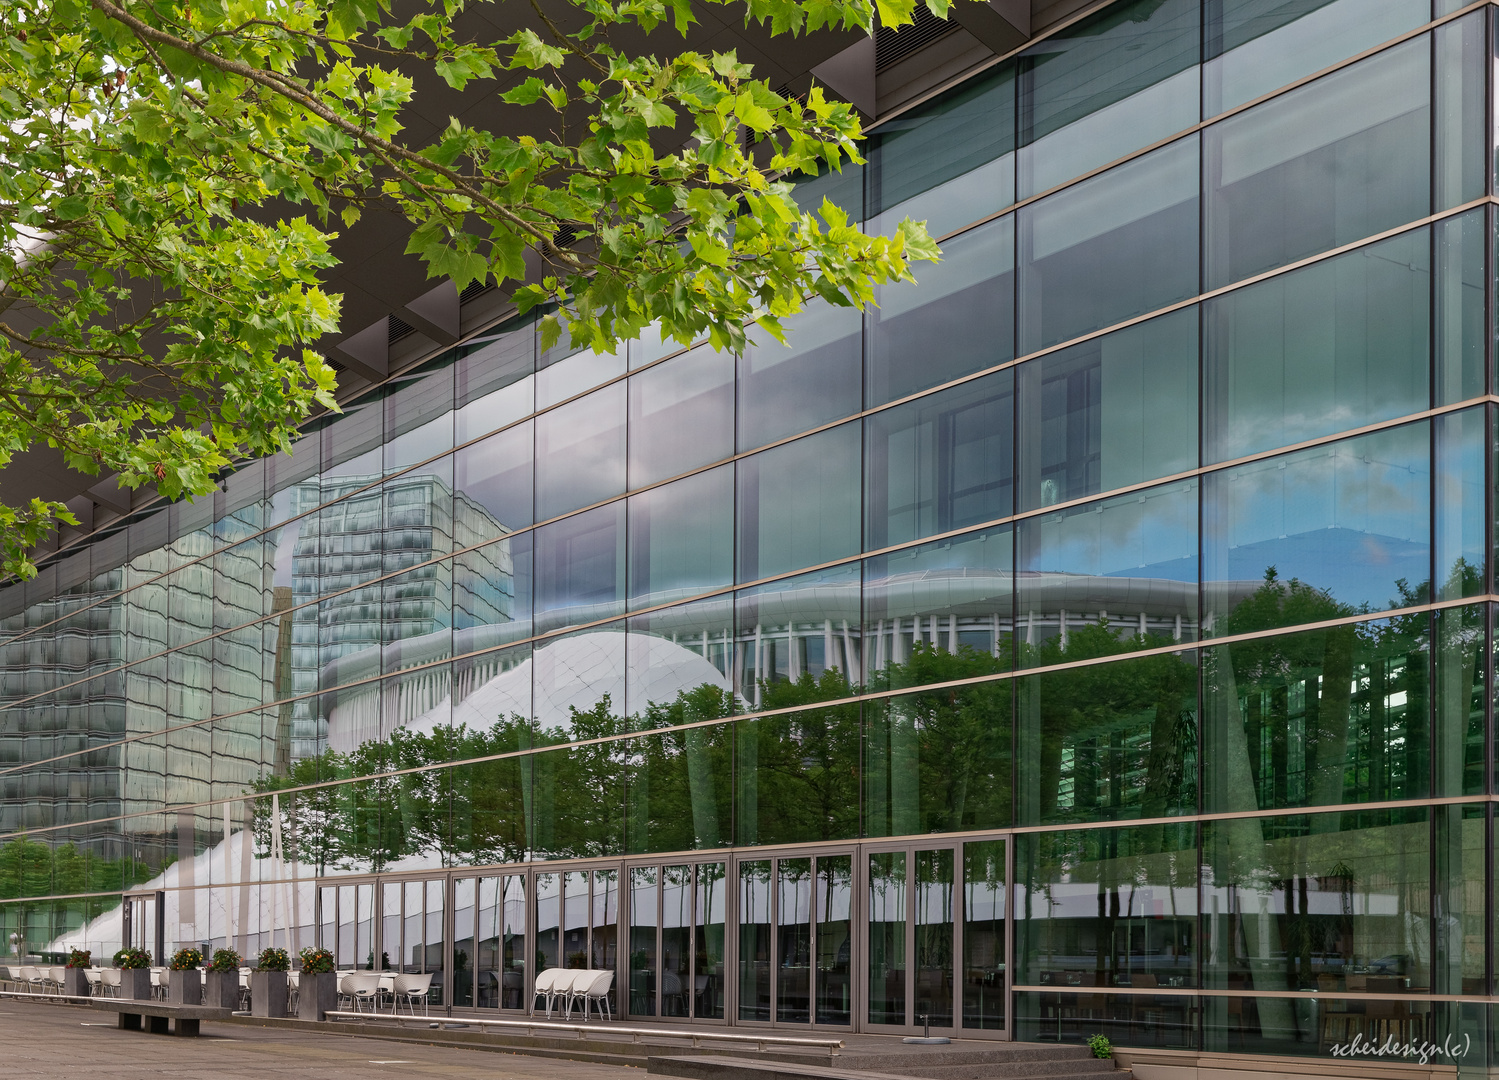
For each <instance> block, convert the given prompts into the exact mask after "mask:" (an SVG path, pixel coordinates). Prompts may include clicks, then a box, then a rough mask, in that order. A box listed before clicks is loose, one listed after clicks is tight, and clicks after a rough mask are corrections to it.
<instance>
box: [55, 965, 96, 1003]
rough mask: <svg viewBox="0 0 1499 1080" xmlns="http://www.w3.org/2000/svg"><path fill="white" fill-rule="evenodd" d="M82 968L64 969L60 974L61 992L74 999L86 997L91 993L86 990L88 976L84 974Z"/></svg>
mask: <svg viewBox="0 0 1499 1080" xmlns="http://www.w3.org/2000/svg"><path fill="white" fill-rule="evenodd" d="M84 970H85V969H84V968H66V969H64V970H63V973H62V992H63V993H64V994H72V995H73V996H74V997H88V996H89V995H90V993H91V991H90V990H89V988H88V976H87V975H85V974H84Z"/></svg>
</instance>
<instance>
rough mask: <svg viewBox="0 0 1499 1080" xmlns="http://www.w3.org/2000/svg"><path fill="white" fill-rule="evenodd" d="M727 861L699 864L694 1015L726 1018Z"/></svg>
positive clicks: (694, 928)
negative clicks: (725, 926)
mask: <svg viewBox="0 0 1499 1080" xmlns="http://www.w3.org/2000/svg"><path fill="white" fill-rule="evenodd" d="M724 890H725V872H724V864H723V863H699V864H698V867H697V885H696V888H695V891H694V892H693V916H692V933H693V960H692V971H693V977H692V1015H693V1016H696V1017H701V1018H706V1019H710V1020H722V1019H723V997H724V970H723V964H724V907H725V903H726V900H725V894H724Z"/></svg>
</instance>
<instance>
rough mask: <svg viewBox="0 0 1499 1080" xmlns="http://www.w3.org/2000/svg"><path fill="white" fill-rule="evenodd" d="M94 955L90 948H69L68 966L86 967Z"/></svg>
mask: <svg viewBox="0 0 1499 1080" xmlns="http://www.w3.org/2000/svg"><path fill="white" fill-rule="evenodd" d="M93 955H94V954H93V952H91V951H90V950H88V949H69V950H68V967H70V968H86V967H88V966H89V957H91V956H93Z"/></svg>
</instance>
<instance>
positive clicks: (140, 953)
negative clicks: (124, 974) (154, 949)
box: [114, 946, 151, 971]
mask: <svg viewBox="0 0 1499 1080" xmlns="http://www.w3.org/2000/svg"><path fill="white" fill-rule="evenodd" d="M114 966H115V967H117V968H119V969H120V970H121V971H138V970H140V969H141V968H148V967H150V966H151V954H150V953H149V952H147V951H146V950H145V949H138V948H136V947H135V946H131V947H130V948H128V949H121V950H120V951H119V952H117V953H115V955H114Z"/></svg>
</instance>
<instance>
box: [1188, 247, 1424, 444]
mask: <svg viewBox="0 0 1499 1080" xmlns="http://www.w3.org/2000/svg"><path fill="white" fill-rule="evenodd" d="M1429 244H1430V237H1429V236H1428V235H1427V232H1426V230H1425V229H1417V230H1415V231H1414V232H1409V233H1405V234H1403V235H1401V236H1397V237H1394V238H1392V239H1390V240H1385V241H1383V242H1381V243H1378V244H1371V245H1369V246H1368V247H1366V248H1360V249H1359V250H1358V251H1351V252H1349V253H1348V254H1346V255H1340V256H1338V257H1337V258H1334V259H1328V260H1326V261H1324V262H1320V263H1316V264H1315V265H1312V266H1308V267H1305V268H1304V269H1301V270H1296V271H1293V272H1292V273H1289V274H1282V275H1280V276H1279V277H1275V278H1272V279H1270V280H1269V281H1263V282H1260V283H1259V284H1257V285H1251V286H1249V287H1248V288H1244V289H1238V290H1235V291H1234V292H1231V293H1229V294H1228V295H1227V296H1221V297H1218V298H1217V299H1215V300H1209V301H1207V302H1206V303H1205V304H1204V305H1203V334H1204V358H1203V414H1204V415H1203V458H1204V460H1206V461H1227V460H1230V459H1232V458H1236V457H1243V456H1245V455H1247V454H1254V453H1258V452H1260V451H1262V450H1270V449H1274V448H1275V447H1277V446H1288V445H1291V444H1293V443H1298V442H1303V441H1305V440H1307V439H1314V438H1317V437H1318V436H1322V435H1331V434H1333V433H1335V432H1337V431H1345V430H1347V429H1349V428H1355V427H1362V426H1363V425H1365V424H1372V423H1375V422H1377V421H1379V420H1389V419H1393V418H1394V417H1397V416H1403V415H1405V414H1407V413H1412V412H1419V411H1420V410H1422V409H1424V408H1426V407H1427V403H1428V402H1429V401H1430V400H1431V388H1430V377H1431V376H1430V368H1429V356H1430V345H1429V338H1428V325H1429V308H1430V303H1431V272H1430V263H1431V255H1430V251H1429V248H1428V245H1429Z"/></svg>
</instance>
